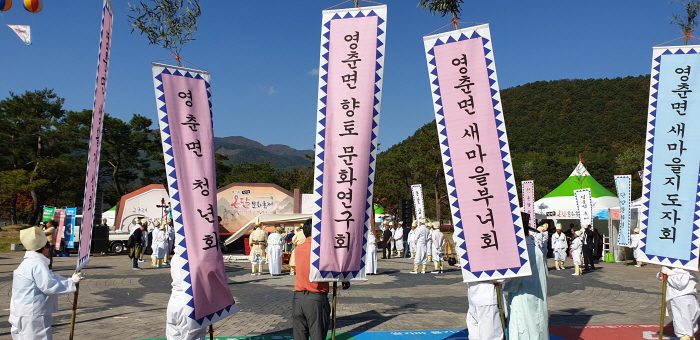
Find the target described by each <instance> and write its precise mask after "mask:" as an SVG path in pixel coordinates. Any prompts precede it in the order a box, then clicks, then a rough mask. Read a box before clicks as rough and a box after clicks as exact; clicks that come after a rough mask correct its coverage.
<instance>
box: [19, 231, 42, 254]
mask: <svg viewBox="0 0 700 340" xmlns="http://www.w3.org/2000/svg"><path fill="white" fill-rule="evenodd" d="M19 240H20V241H21V242H22V245H24V248H25V249H27V250H30V251H35V250H39V249H41V248H44V247H45V246H46V243H47V242H49V240H48V239H47V238H46V235H44V231H43V230H41V228H39V227H31V228H27V229H24V230H21V231H20V232H19Z"/></svg>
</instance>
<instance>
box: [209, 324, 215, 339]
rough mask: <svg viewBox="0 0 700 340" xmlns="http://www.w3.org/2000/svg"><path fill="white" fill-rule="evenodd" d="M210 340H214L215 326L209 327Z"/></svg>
mask: <svg viewBox="0 0 700 340" xmlns="http://www.w3.org/2000/svg"><path fill="white" fill-rule="evenodd" d="M209 340H214V324H210V325H209Z"/></svg>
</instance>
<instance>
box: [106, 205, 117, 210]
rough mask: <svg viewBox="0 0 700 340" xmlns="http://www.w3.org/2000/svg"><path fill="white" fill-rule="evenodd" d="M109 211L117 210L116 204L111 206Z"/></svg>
mask: <svg viewBox="0 0 700 340" xmlns="http://www.w3.org/2000/svg"><path fill="white" fill-rule="evenodd" d="M107 211H117V206H116V205H115V206H113V207H111V208H109V210H107Z"/></svg>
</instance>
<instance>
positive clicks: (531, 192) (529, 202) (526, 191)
mask: <svg viewBox="0 0 700 340" xmlns="http://www.w3.org/2000/svg"><path fill="white" fill-rule="evenodd" d="M521 183H522V188H523V210H524V211H525V213H527V214H529V215H530V218H529V221H528V225H529V226H530V228H535V227H536V226H537V221H535V181H522V182H521Z"/></svg>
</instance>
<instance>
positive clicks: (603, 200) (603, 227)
mask: <svg viewBox="0 0 700 340" xmlns="http://www.w3.org/2000/svg"><path fill="white" fill-rule="evenodd" d="M585 188H590V189H591V198H592V201H593V226H594V227H595V228H597V229H598V232H599V233H600V234H601V235H603V237H604V243H608V244H614V243H613V242H612V236H613V235H612V233H611V228H610V223H611V222H610V218H609V217H610V215H609V209H610V208H614V207H619V205H620V201H619V200H618V198H617V196H615V195H614V194H613V193H612V192H610V191H609V190H608V189H605V187H603V186H602V185H600V183H598V181H596V180H595V178H593V176H591V174H590V173H589V172H588V170H586V168H585V167H584V166H583V163H581V162H579V163H578V165H577V166H576V169H574V171H573V172H572V173H571V175H569V177H568V178H567V179H566V180H565V181H564V182H563V183H562V184H561V185H559V186H558V187H557V188H556V189H554V190H553V191H552V192H550V193H549V194H547V195H545V196H544V197H542V198H541V199H539V200H538V201H536V202H535V216H536V217H537V218H538V219H549V220H553V221H554V223H555V225H556V223H561V225H562V230H563V231H567V230H568V229H569V224H571V223H573V224H574V226H575V227H576V230H578V229H580V228H581V225H580V222H579V217H578V207H577V205H576V197H575V196H574V190H578V189H585ZM614 237H617V234H616V233H615V235H614ZM608 240H609V241H608Z"/></svg>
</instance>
